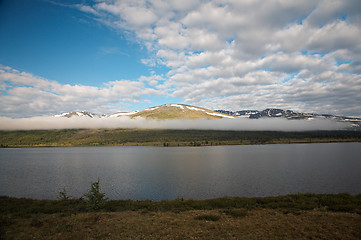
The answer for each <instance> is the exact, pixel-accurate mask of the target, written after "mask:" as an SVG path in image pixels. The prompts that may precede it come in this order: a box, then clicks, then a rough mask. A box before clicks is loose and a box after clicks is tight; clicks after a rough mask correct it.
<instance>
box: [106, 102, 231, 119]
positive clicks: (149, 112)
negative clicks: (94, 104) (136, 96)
mask: <svg viewBox="0 0 361 240" xmlns="http://www.w3.org/2000/svg"><path fill="white" fill-rule="evenodd" d="M114 115H117V116H124V115H126V116H129V117H132V118H137V117H143V118H147V119H158V120H163V119H200V118H203V119H217V118H234V116H230V115H228V114H224V113H219V112H215V111H212V110H209V109H205V108H200V107H195V106H190V105H185V104H164V105H161V106H157V107H151V108H147V109H144V110H142V111H136V112H132V113H116V114H112V115H111V116H114Z"/></svg>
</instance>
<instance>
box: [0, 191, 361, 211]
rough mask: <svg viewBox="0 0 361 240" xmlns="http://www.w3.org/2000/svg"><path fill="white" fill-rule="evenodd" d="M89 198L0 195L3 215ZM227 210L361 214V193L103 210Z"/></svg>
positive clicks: (69, 205)
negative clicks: (37, 197) (40, 198)
mask: <svg viewBox="0 0 361 240" xmlns="http://www.w3.org/2000/svg"><path fill="white" fill-rule="evenodd" d="M87 206H88V205H87V201H86V200H83V199H69V200H35V199H26V198H11V197H5V196H1V197H0V215H6V214H12V215H16V216H30V215H32V214H52V213H64V214H69V213H80V212H88V211H90V210H89V208H88V207H87ZM213 209H225V213H226V214H228V215H232V216H237V215H239V216H242V215H244V214H246V212H244V211H243V212H242V211H229V209H244V210H252V209H285V210H289V211H295V210H313V209H321V210H325V211H326V210H327V211H332V212H352V213H358V214H361V195H356V196H353V195H350V194H346V193H342V194H293V195H286V196H277V197H255V198H246V197H223V198H215V199H207V200H193V199H188V200H184V199H175V200H168V201H150V200H148V201H133V200H108V201H106V202H105V203H104V206H103V211H105V212H120V211H138V210H146V211H172V212H182V211H190V210H213Z"/></svg>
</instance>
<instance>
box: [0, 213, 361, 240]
mask: <svg viewBox="0 0 361 240" xmlns="http://www.w3.org/2000/svg"><path fill="white" fill-rule="evenodd" d="M242 211H243V210H242ZM201 215H213V216H219V217H220V219H219V220H218V221H206V220H197V216H201ZM9 222H11V223H9V224H7V226H5V228H4V229H3V233H4V239H77V240H80V239H328V240H329V239H361V216H360V215H358V214H352V213H334V212H325V211H300V212H294V213H286V212H282V211H280V210H269V209H258V210H250V211H248V212H247V214H246V216H238V217H235V216H232V215H229V214H226V213H225V212H224V211H220V210H207V211H205V210H196V211H186V212H180V213H174V212H151V211H146V210H140V211H125V212H116V213H79V214H76V215H66V216H64V215H61V214H48V215H46V214H42V215H37V216H33V217H31V218H14V219H9Z"/></svg>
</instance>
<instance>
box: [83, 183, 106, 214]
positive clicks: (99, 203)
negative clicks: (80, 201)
mask: <svg viewBox="0 0 361 240" xmlns="http://www.w3.org/2000/svg"><path fill="white" fill-rule="evenodd" d="M84 196H85V197H86V198H88V202H89V208H90V210H93V211H100V210H101V209H102V208H103V207H104V205H105V203H106V201H107V200H108V198H106V197H105V193H101V192H100V189H99V178H98V181H97V182H93V183H92V184H91V187H90V190H89V191H88V193H86V194H84Z"/></svg>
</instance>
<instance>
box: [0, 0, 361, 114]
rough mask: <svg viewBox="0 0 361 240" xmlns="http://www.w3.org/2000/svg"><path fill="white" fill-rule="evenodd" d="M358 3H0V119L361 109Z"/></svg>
mask: <svg viewBox="0 0 361 240" xmlns="http://www.w3.org/2000/svg"><path fill="white" fill-rule="evenodd" d="M360 36H361V1H359V0H320V1H318V0H312V1H311V0H296V1H289V0H266V1H264V0H242V1H239V0H209V1H208V0H182V1H179V0H167V1H165V0H138V1H133V0H94V1H90V0H68V1H60V0H31V1H29V0H0V117H7V118H22V117H35V116H44V115H53V114H59V113H62V112H70V111H79V110H85V111H90V112H93V113H98V114H111V113H115V112H119V111H134V110H141V109H144V108H147V107H152V106H157V105H161V104H167V103H184V104H190V105H195V106H199V107H205V108H209V109H223V110H233V111H235V110H245V109H255V110H263V109H266V108H281V109H291V110H294V111H300V112H314V113H328V114H335V115H344V116H358V117H360V116H361V104H360V103H361V75H360V74H361V37H360Z"/></svg>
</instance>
